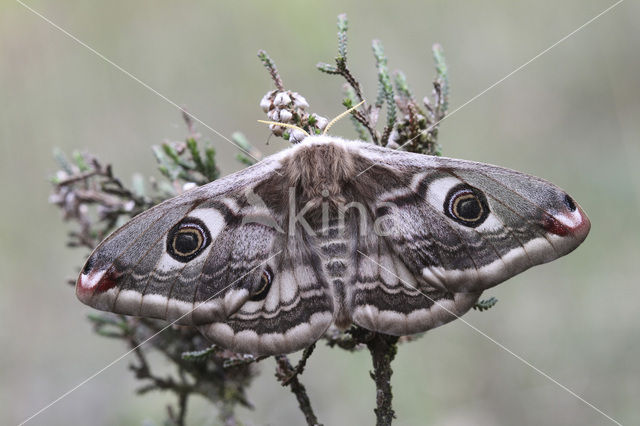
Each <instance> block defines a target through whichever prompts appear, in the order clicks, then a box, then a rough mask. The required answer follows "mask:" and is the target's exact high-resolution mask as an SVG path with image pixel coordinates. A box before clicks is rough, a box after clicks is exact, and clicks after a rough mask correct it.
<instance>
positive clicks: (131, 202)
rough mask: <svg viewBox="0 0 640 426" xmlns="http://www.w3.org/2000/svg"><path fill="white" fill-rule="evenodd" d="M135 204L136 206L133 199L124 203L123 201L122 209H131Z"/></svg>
mask: <svg viewBox="0 0 640 426" xmlns="http://www.w3.org/2000/svg"><path fill="white" fill-rule="evenodd" d="M135 206H136V203H135V201H133V200H129V201H127V202H126V203H124V209H125V211H128V212H130V211H132V210H133V208H134V207H135Z"/></svg>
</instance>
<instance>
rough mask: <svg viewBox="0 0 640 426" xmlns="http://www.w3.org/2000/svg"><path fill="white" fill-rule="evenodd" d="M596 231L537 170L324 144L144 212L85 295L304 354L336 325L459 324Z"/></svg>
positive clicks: (115, 243) (241, 348)
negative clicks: (490, 292) (493, 291)
mask: <svg viewBox="0 0 640 426" xmlns="http://www.w3.org/2000/svg"><path fill="white" fill-rule="evenodd" d="M589 229H590V222H589V219H588V218H587V216H586V215H585V213H584V211H583V210H582V208H581V207H580V206H579V205H578V204H577V203H576V202H575V201H574V200H573V199H572V198H571V197H570V196H569V195H567V194H566V193H565V192H564V191H563V190H561V189H560V188H558V187H557V186H555V185H553V184H551V183H549V182H547V181H545V180H542V179H540V178H537V177H533V176H529V175H526V174H523V173H519V172H516V171H513V170H509V169H505V168H502V167H497V166H492V165H488V164H482V163H476V162H471V161H465V160H457V159H449V158H444V157H434V156H428V155H422V154H415V153H409V152H404V151H400V150H393V149H389V148H385V147H381V146H376V145H373V144H370V143H366V142H363V141H357V140H343V139H340V138H338V137H333V136H326V135H322V136H308V137H306V138H305V139H304V140H303V141H302V142H300V143H298V144H296V145H294V146H292V147H290V148H288V149H286V150H284V151H282V152H280V153H278V154H275V155H273V156H270V157H267V158H265V159H264V160H262V161H260V162H258V163H257V164H255V165H253V166H251V167H249V168H246V169H244V170H242V171H239V172H237V173H233V174H231V175H229V176H227V177H224V178H221V179H218V180H216V181H214V182H211V183H209V184H207V185H204V186H201V187H199V188H195V189H193V190H190V191H187V192H185V193H183V194H181V195H179V196H177V197H175V198H173V199H170V200H168V201H165V202H163V203H161V204H159V205H157V206H155V207H153V208H151V209H149V210H148V211H145V212H144V213H141V214H140V215H138V216H136V217H135V218H133V219H132V220H131V221H129V222H128V223H126V224H125V225H124V226H122V227H121V228H120V229H118V230H116V231H115V232H113V233H112V234H111V235H110V236H109V237H108V238H106V239H105V240H104V241H103V242H102V243H101V244H100V245H99V246H98V247H97V248H96V249H95V251H94V252H93V253H92V254H91V256H90V257H89V259H88V260H87V262H86V264H85V265H84V267H83V269H82V271H81V274H80V276H79V277H78V280H77V283H76V294H77V296H78V298H79V299H80V300H81V301H82V302H84V303H86V304H88V305H90V306H93V307H95V308H97V309H101V310H105V311H112V312H116V313H119V314H125V315H135V316H141V317H152V318H160V319H164V320H167V321H176V322H177V323H178V324H183V325H192V326H196V327H198V329H199V330H200V331H201V332H202V333H203V334H204V336H206V337H207V338H208V339H210V340H211V341H213V342H214V343H216V344H219V345H221V346H223V347H226V348H228V349H231V350H234V351H238V352H244V353H253V354H279V353H289V352H293V351H297V350H299V349H302V348H304V347H306V346H308V345H310V344H311V343H313V342H315V341H316V340H317V339H319V338H320V337H321V336H322V335H323V334H324V333H325V332H326V331H327V329H328V328H329V327H330V326H332V325H333V326H336V327H338V328H340V329H344V328H346V327H348V326H349V325H350V324H357V325H359V326H361V327H364V328H366V329H369V330H373V331H377V332H381V333H386V334H390V335H410V334H414V333H419V332H424V331H427V330H429V329H432V328H434V327H437V326H439V325H442V324H444V323H447V322H449V321H451V320H453V319H455V318H457V317H459V316H461V315H463V314H464V313H465V312H467V311H468V310H469V309H470V308H471V307H472V306H473V305H474V304H475V303H476V301H477V300H478V298H479V297H480V295H481V294H482V292H483V291H484V290H486V289H488V288H490V287H492V286H495V285H497V284H499V283H501V282H503V281H505V280H506V279H508V278H510V277H512V276H514V275H516V274H518V273H520V272H522V271H524V270H526V269H528V268H530V267H532V266H534V265H538V264H541V263H545V262H549V261H551V260H553V259H556V258H558V257H560V256H563V255H565V254H567V253H569V252H571V251H572V250H574V249H575V248H576V247H577V246H578V245H579V244H580V243H581V242H582V241H583V240H584V239H585V238H586V236H587V234H588V232H589Z"/></svg>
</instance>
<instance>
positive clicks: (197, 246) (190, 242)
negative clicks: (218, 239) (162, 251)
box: [166, 217, 211, 263]
mask: <svg viewBox="0 0 640 426" xmlns="http://www.w3.org/2000/svg"><path fill="white" fill-rule="evenodd" d="M210 243H211V234H210V233H209V229H208V228H207V226H206V225H205V224H204V222H203V221H201V220H200V219H197V218H195V217H186V218H184V219H183V220H181V221H180V222H179V223H178V224H176V225H175V226H174V227H173V228H171V230H170V231H169V233H168V234H167V244H166V250H167V253H168V254H169V256H171V257H172V258H173V259H175V260H177V261H178V262H183V263H186V262H189V261H190V260H192V259H195V258H196V257H198V255H199V254H200V253H202V251H203V250H204V249H205V248H207V246H208V245H209V244H210Z"/></svg>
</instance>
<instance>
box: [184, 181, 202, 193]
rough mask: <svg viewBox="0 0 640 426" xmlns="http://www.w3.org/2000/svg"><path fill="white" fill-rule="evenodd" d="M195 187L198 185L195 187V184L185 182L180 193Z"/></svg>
mask: <svg viewBox="0 0 640 426" xmlns="http://www.w3.org/2000/svg"><path fill="white" fill-rule="evenodd" d="M197 187H198V185H196V183H195V182H187V183H185V184H184V185H182V192H187V191H190V190H192V189H194V188H197Z"/></svg>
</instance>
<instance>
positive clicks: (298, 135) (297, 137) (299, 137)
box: [289, 129, 307, 143]
mask: <svg viewBox="0 0 640 426" xmlns="http://www.w3.org/2000/svg"><path fill="white" fill-rule="evenodd" d="M306 137H307V135H306V134H305V133H304V132H303V131H301V130H298V129H293V130H292V131H291V135H290V136H289V142H291V143H298V142H302V141H303V140H304V139H305V138H306Z"/></svg>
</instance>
